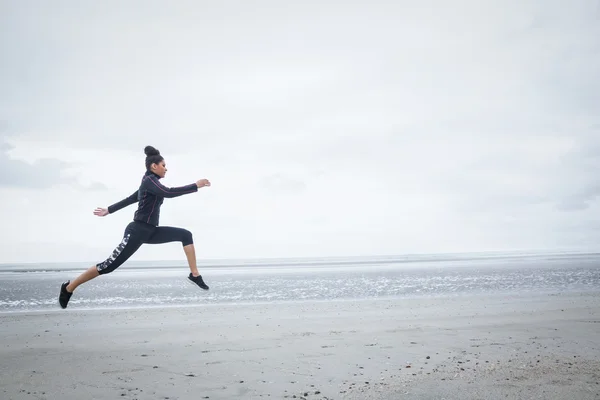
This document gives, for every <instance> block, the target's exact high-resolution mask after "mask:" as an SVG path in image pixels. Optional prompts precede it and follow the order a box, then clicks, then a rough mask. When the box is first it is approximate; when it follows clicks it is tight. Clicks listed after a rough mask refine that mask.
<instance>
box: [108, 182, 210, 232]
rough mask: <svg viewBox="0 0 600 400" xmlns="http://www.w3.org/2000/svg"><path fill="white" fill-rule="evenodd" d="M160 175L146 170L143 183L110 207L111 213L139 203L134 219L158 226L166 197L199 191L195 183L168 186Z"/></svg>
mask: <svg viewBox="0 0 600 400" xmlns="http://www.w3.org/2000/svg"><path fill="white" fill-rule="evenodd" d="M159 179H160V177H159V176H158V175H156V174H155V173H153V172H150V171H146V173H145V174H144V176H143V177H142V183H141V184H140V187H139V189H138V190H136V191H135V192H133V193H132V194H131V196H129V197H127V198H125V199H123V200H121V201H119V202H117V203H115V204H113V205H111V206H109V207H108V212H109V213H110V214H112V213H114V212H116V211H118V210H120V209H122V208H124V207H127V206H129V205H131V204H133V203H136V202H137V203H138V209H137V210H136V212H135V214H134V216H133V220H134V221H142V222H145V223H147V224H150V225H154V226H158V220H159V217H160V206H161V205H162V203H163V200H164V199H165V197H169V198H170V197H178V196H181V195H184V194H188V193H194V192H197V191H198V186H196V184H195V183H191V184H189V185H185V186H180V187H172V188H169V187H166V186H165V185H163V184H162V183H160V182H159V181H158V180H159Z"/></svg>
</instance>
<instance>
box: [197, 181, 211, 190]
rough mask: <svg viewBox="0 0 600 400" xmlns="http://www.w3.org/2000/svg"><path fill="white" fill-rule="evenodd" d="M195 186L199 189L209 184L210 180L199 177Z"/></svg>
mask: <svg viewBox="0 0 600 400" xmlns="http://www.w3.org/2000/svg"><path fill="white" fill-rule="evenodd" d="M196 186H198V189H200V188H201V187H204V186H210V182H209V180H208V179H200V180H199V181H198V182H196Z"/></svg>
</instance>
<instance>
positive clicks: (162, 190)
mask: <svg viewBox="0 0 600 400" xmlns="http://www.w3.org/2000/svg"><path fill="white" fill-rule="evenodd" d="M144 189H146V190H148V191H149V192H150V193H152V194H154V195H156V196H160V197H178V196H181V195H184V194H189V193H195V192H197V191H198V186H196V184H195V183H190V184H189V185H185V186H178V187H166V186H165V185H163V184H162V183H160V182H159V181H158V179H156V178H155V177H153V176H151V175H150V176H147V177H146V179H144Z"/></svg>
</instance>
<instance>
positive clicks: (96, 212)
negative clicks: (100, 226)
mask: <svg viewBox="0 0 600 400" xmlns="http://www.w3.org/2000/svg"><path fill="white" fill-rule="evenodd" d="M94 215H97V216H99V217H104V216H106V215H108V209H106V208H101V207H97V208H96V209H95V210H94Z"/></svg>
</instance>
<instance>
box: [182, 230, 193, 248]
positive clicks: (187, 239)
mask: <svg viewBox="0 0 600 400" xmlns="http://www.w3.org/2000/svg"><path fill="white" fill-rule="evenodd" d="M181 236H182V237H181V244H182V245H183V246H188V245H190V244H194V236H193V235H192V232H190V231H188V230H187V229H183V230H182V233H181Z"/></svg>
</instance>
